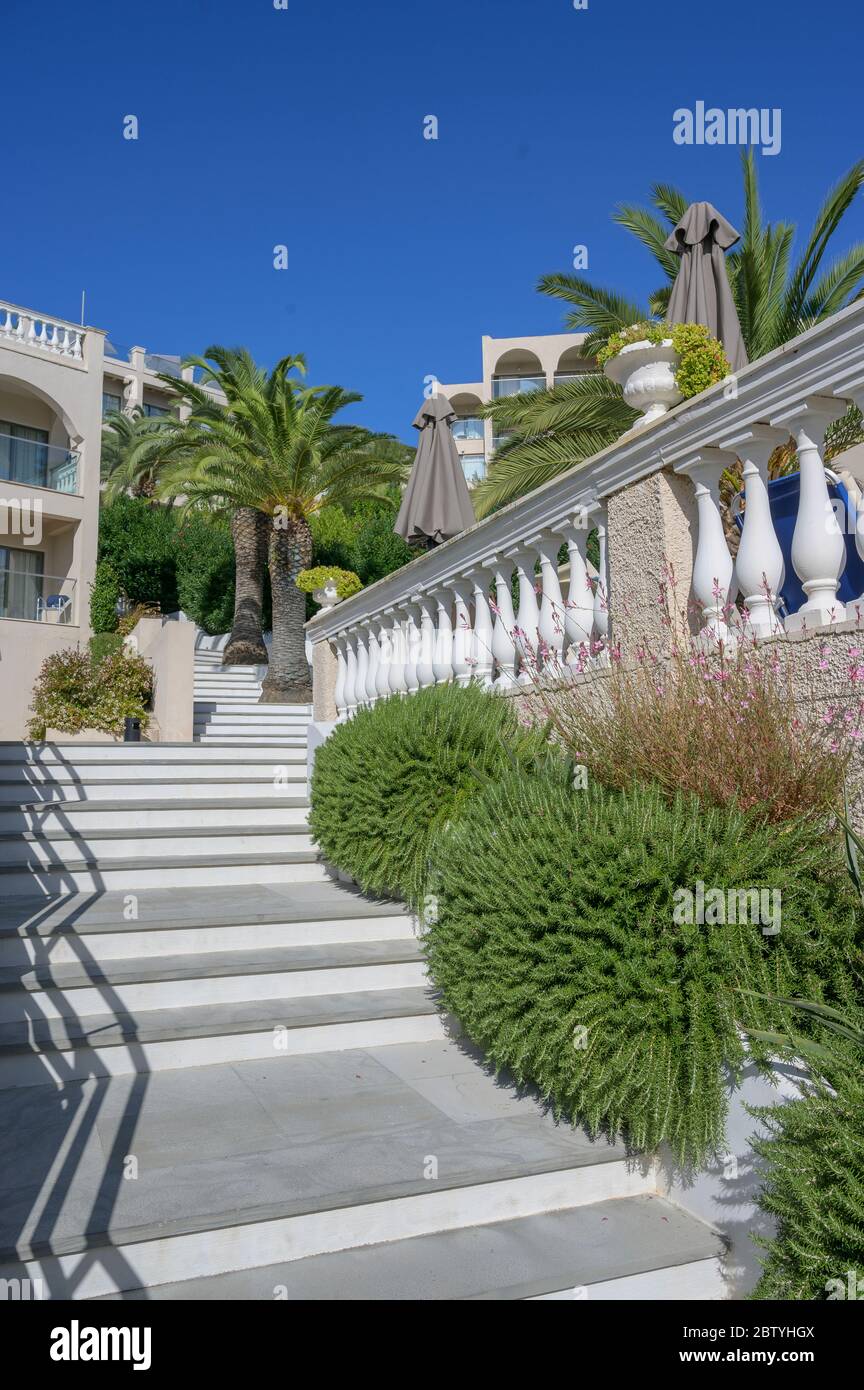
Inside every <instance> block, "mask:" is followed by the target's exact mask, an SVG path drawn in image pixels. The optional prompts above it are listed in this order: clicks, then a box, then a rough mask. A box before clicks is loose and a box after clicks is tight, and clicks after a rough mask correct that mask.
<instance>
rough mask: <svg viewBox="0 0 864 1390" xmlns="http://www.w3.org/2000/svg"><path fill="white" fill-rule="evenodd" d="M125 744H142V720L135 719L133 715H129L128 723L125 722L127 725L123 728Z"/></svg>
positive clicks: (127, 717)
mask: <svg viewBox="0 0 864 1390" xmlns="http://www.w3.org/2000/svg"><path fill="white" fill-rule="evenodd" d="M123 742H124V743H140V742H141V720H140V719H133V718H132V716H131V715H127V716H126V722H125V724H124V726H123Z"/></svg>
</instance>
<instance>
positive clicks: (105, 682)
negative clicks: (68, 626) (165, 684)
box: [27, 647, 153, 740]
mask: <svg viewBox="0 0 864 1390" xmlns="http://www.w3.org/2000/svg"><path fill="white" fill-rule="evenodd" d="M152 695H153V672H152V669H151V667H150V666H149V665H148V663H147V662H146V661H145V660H144V658H143V657H140V656H134V655H132V654H131V653H129V652H127V651H126V650H125V649H124V648H122V647H121V648H120V649H118V650H116V651H114V652H109V653H108V654H107V655H105V656H102V658H101V660H98V659H94V656H93V655H92V654H91V653H90V652H82V651H79V650H78V649H77V648H75V647H70V648H67V650H66V651H62V652H55V653H54V655H53V656H49V657H48V658H47V659H46V660H45V661H44V662H43V663H42V669H41V670H40V672H39V676H38V678H37V681H36V685H35V688H34V691H33V701H32V704H31V706H30V708H31V709H32V711H33V713H32V717H31V719H30V721H29V724H28V726H27V727H28V732H29V735H30V737H31V738H33V739H37V740H41V739H44V738H45V735H46V733H47V731H48V729H59V730H60V732H61V733H64V734H79V733H81V731H82V730H83V729H99V730H100V731H101V732H102V733H106V734H113V735H114V737H115V738H121V737H122V735H123V724H124V720H125V719H126V718H127V716H130V717H132V718H136V719H140V720H141V729H142V732H145V731H146V729H147V724H148V722H149V714H148V706H149V704H150V700H151V698H152Z"/></svg>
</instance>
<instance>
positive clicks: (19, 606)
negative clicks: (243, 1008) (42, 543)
mask: <svg viewBox="0 0 864 1390" xmlns="http://www.w3.org/2000/svg"><path fill="white" fill-rule="evenodd" d="M44 569H45V555H44V553H43V551H41V550H13V549H12V547H11V546H8V545H0V618H19V619H24V620H25V621H29V622H36V620H37V618H38V616H39V600H40V598H41V597H42V576H43V573H44Z"/></svg>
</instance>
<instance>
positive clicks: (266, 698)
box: [261, 517, 312, 704]
mask: <svg viewBox="0 0 864 1390" xmlns="http://www.w3.org/2000/svg"><path fill="white" fill-rule="evenodd" d="M269 560H270V587H271V589H272V591H273V647H272V649H271V652H270V666H269V669H268V672H267V678H266V680H265V681H264V685H263V688H262V691H261V700H262V702H263V703H270V704H283V703H284V704H293V703H295V702H297V703H301V704H308V702H309V701H310V700H311V699H312V675H311V672H310V670H309V663H308V662H307V660H306V634H305V632H304V630H303V624H304V623H305V621H306V595H305V594H304V593H303V592H302V590H300V589H298V588H297V585H296V583H295V580H296V578H297V576H298V574H299V573H300V571H301V570H304V569H308V568H309V565H310V563H311V560H312V532H311V531H310V529H309V523H308V521H306V520H305V518H301V519H299V520H298V519H296V518H293V517H292V518H284V517H281V518H280V522H279V524H274V525H273V526H271V527H270V546H269Z"/></svg>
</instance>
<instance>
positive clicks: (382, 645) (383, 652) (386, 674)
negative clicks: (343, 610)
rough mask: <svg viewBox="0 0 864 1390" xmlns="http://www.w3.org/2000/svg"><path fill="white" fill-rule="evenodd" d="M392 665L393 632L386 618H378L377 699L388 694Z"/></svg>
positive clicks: (381, 698)
mask: <svg viewBox="0 0 864 1390" xmlns="http://www.w3.org/2000/svg"><path fill="white" fill-rule="evenodd" d="M392 665H393V633H392V631H391V628H390V624H389V623H388V622H387V620H386V618H379V619H378V670H377V671H376V673H375V690H376V692H377V695H378V699H379V700H386V698H387V696H388V695H389V694H390V667H391V666H392Z"/></svg>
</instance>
